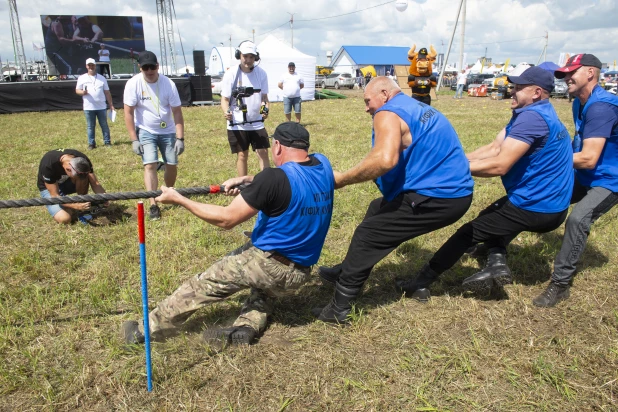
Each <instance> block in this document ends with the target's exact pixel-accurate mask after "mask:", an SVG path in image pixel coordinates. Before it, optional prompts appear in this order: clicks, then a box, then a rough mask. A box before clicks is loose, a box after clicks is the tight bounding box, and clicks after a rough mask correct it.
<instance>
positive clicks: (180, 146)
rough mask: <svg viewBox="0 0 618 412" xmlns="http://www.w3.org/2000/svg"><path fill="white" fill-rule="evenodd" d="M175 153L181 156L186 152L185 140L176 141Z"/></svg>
mask: <svg viewBox="0 0 618 412" xmlns="http://www.w3.org/2000/svg"><path fill="white" fill-rule="evenodd" d="M174 151H175V152H176V156H180V155H181V154H182V152H184V151H185V142H184V140H180V139H176V144H175V145H174Z"/></svg>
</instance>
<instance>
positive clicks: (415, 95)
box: [412, 93, 431, 106]
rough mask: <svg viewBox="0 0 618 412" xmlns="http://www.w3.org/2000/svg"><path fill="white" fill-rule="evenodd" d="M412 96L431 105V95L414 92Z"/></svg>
mask: <svg viewBox="0 0 618 412" xmlns="http://www.w3.org/2000/svg"><path fill="white" fill-rule="evenodd" d="M412 98H413V99H415V100H418V101H419V102H421V103H425V104H426V105H428V106H431V95H430V94H427V96H420V95H418V94H414V93H412Z"/></svg>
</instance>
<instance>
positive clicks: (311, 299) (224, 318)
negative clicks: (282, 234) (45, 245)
mask: <svg viewBox="0 0 618 412" xmlns="http://www.w3.org/2000/svg"><path fill="white" fill-rule="evenodd" d="M561 243H562V237H561V236H559V235H557V234H555V233H553V232H552V233H547V234H542V235H540V240H539V241H538V242H536V243H535V244H532V245H526V246H520V245H510V246H509V248H508V252H509V255H508V262H509V267H510V268H511V271H512V273H513V279H514V281H515V282H516V283H519V284H524V285H537V284H539V283H543V282H546V281H547V280H548V279H549V277H550V275H551V263H550V262H551V261H552V260H553V258H554V257H555V255H556V254H557V253H558V250H559V248H560V245H561ZM433 253H434V251H432V250H428V249H424V248H421V247H418V246H417V245H415V244H414V243H410V242H409V243H405V244H403V245H402V246H400V247H399V248H398V249H397V254H398V255H399V256H400V259H401V260H402V262H400V263H382V264H380V265H379V266H378V267H377V268H376V269H375V270H374V271H373V272H372V273H371V275H370V277H369V279H368V280H367V282H366V284H365V287H364V290H363V294H362V295H361V296H359V299H358V305H359V306H360V307H362V308H363V309H368V310H371V309H372V308H375V307H378V306H382V305H385V304H389V303H392V302H395V301H398V300H399V299H401V296H402V293H401V292H400V291H399V290H397V288H396V287H395V280H396V278H400V277H408V276H414V275H415V274H416V273H417V272H418V271H419V270H420V269H421V268H422V266H423V265H424V264H425V263H426V262H428V261H429V259H431V257H432V256H433ZM462 259H473V260H474V258H472V257H469V256H467V255H464V256H463V257H462ZM478 261H479V262H478V264H475V265H473V266H464V265H462V264H461V263H460V262H458V263H457V264H455V265H454V266H453V267H452V268H451V269H450V270H448V271H446V272H445V273H443V274H442V276H440V278H439V280H438V281H436V282H435V283H434V284H433V285H432V286H431V294H432V296H443V295H447V294H448V295H451V296H456V295H460V296H464V297H466V298H474V299H478V300H506V299H509V296H508V293H507V292H506V291H505V290H504V289H502V288H501V289H497V290H494V291H493V292H492V293H491V294H488V295H479V294H474V293H471V292H468V291H466V290H464V289H463V288H462V287H461V283H462V281H463V280H464V279H465V278H466V277H468V276H471V275H473V274H474V273H476V272H477V271H479V270H480V269H481V268H482V267H483V266H484V261H483V259H478ZM607 262H608V259H607V257H606V256H605V255H603V254H602V253H601V252H600V251H599V249H598V248H596V247H595V246H594V245H590V244H589V245H588V247H587V248H586V251H585V252H584V256H583V258H582V262H581V264H580V269H584V268H588V267H599V266H602V265H603V264H605V263H607ZM466 263H468V262H466ZM316 269H317V268H314V273H313V278H312V280H311V281H310V282H309V283H308V284H306V285H304V286H303V287H302V288H301V289H300V290H299V291H298V293H296V294H294V295H292V296H289V297H285V298H280V299H276V300H275V301H274V311H273V314H272V316H271V317H270V318H269V322H274V323H277V324H281V325H284V326H286V327H299V326H305V325H307V324H310V323H313V322H315V320H316V319H315V317H314V316H313V315H312V314H311V309H312V308H314V307H323V306H324V305H326V304H327V303H328V302H329V301H330V299H331V298H332V296H333V287H332V286H330V285H322V282H321V280H320V279H319V276H318V275H317V273H315V270H316ZM246 297H247V291H245V292H240V293H238V294H235V295H233V296H231V297H230V298H228V299H226V300H224V301H223V302H224V303H220V304H217V305H213V306H210V307H208V308H207V309H205V310H204V311H200V313H199V314H197V315H195V316H192V317H191V318H189V319H188V320H187V322H186V323H185V324H184V325H183V327H182V330H183V331H184V332H188V333H192V334H193V333H195V334H199V333H201V332H202V331H203V330H204V329H206V328H213V327H226V326H231V325H232V323H233V322H234V320H235V319H236V318H237V316H238V315H239V314H240V310H241V307H242V303H243V301H244V300H245V298H246ZM267 330H268V328H267Z"/></svg>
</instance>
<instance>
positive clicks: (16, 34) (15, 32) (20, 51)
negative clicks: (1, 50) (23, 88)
mask: <svg viewBox="0 0 618 412" xmlns="http://www.w3.org/2000/svg"><path fill="white" fill-rule="evenodd" d="M16 1H17V0H9V12H10V14H11V35H12V37H13V53H14V54H15V64H16V66H18V67H19V70H20V71H21V79H22V80H27V79H28V67H27V65H26V53H25V52H24V43H23V41H22V38H21V28H20V27H19V13H17V3H16Z"/></svg>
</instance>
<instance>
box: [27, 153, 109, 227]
mask: <svg viewBox="0 0 618 412" xmlns="http://www.w3.org/2000/svg"><path fill="white" fill-rule="evenodd" d="M37 186H38V188H39V191H40V192H41V197H44V198H50V197H57V196H67V195H70V194H72V193H77V194H78V195H85V194H87V193H88V186H90V187H92V191H93V192H94V193H105V189H104V188H103V186H101V184H100V183H99V180H98V179H97V176H96V175H95V174H94V169H93V168H92V163H91V162H90V159H88V157H87V156H86V155H85V154H83V153H82V152H79V151H77V150H73V149H56V150H52V151H49V152H47V153H45V155H44V156H43V158H42V159H41V163H40V164H39V176H38V180H37ZM90 206H91V204H90V202H85V203H68V204H64V205H50V206H47V211H48V212H49V214H50V215H52V217H53V218H54V220H55V221H56V222H58V223H63V224H69V223H71V222H74V221H75V220H76V219H77V217H78V215H79V214H80V213H84V212H87V211H89V210H90Z"/></svg>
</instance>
